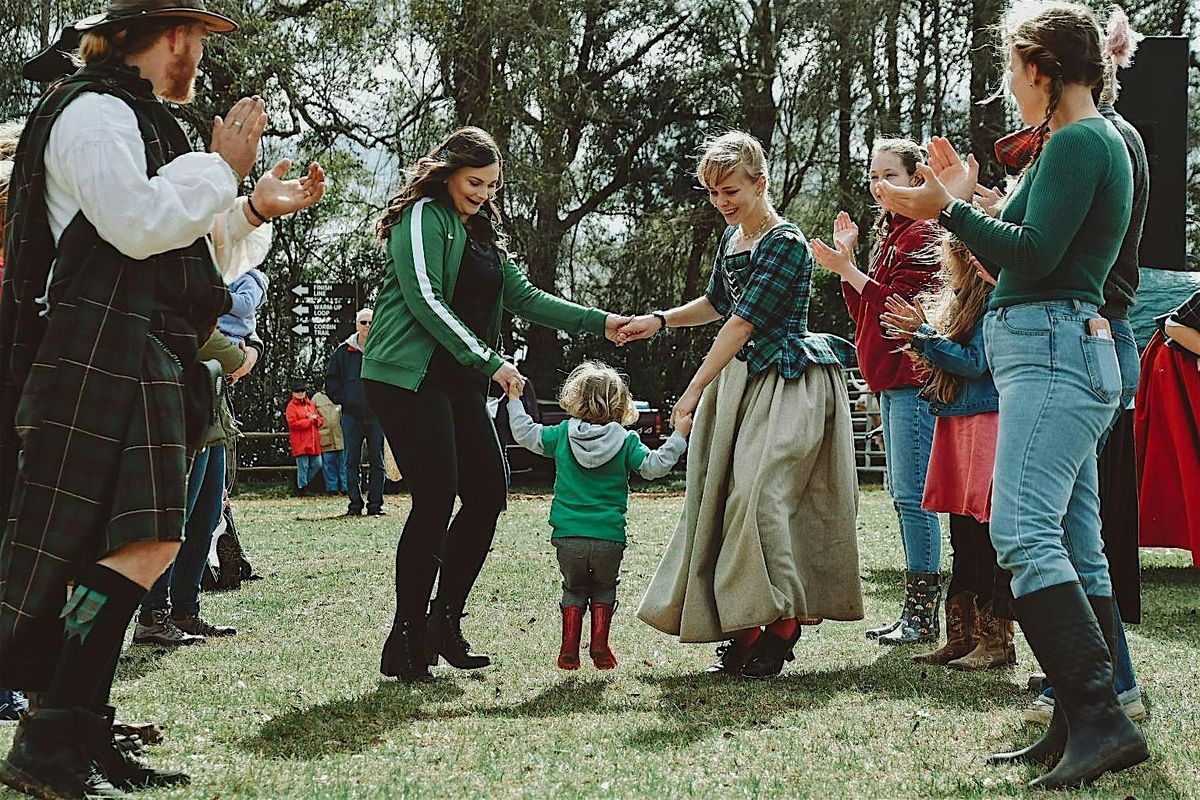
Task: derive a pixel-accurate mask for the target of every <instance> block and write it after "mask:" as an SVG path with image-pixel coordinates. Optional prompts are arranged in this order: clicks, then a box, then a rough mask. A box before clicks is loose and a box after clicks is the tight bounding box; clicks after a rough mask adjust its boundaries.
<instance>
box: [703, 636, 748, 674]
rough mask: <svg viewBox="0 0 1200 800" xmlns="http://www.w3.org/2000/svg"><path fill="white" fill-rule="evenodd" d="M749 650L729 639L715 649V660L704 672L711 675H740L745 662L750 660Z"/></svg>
mask: <svg viewBox="0 0 1200 800" xmlns="http://www.w3.org/2000/svg"><path fill="white" fill-rule="evenodd" d="M751 649H752V648H750V647H747V646H745V645H743V644H742V643H741V642H739V641H738V640H737V639H730V640H729V641H728V642H726V643H725V644H723V645H721V646H720V647H718V648H717V660H716V661H714V662H713V663H712V664H710V665H709V666H708V667H707V668H706V669H705V670H704V671H705V672H708V673H713V674H715V673H719V672H724V673H726V674H729V675H741V674H742V667H744V666H746V660H747V659H749V658H750V652H751Z"/></svg>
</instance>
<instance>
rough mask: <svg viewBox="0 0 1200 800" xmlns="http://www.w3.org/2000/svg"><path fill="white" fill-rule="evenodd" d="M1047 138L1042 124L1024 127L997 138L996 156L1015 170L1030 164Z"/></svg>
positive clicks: (1018, 170) (1017, 170)
mask: <svg viewBox="0 0 1200 800" xmlns="http://www.w3.org/2000/svg"><path fill="white" fill-rule="evenodd" d="M1045 140H1046V131H1045V129H1043V128H1042V127H1041V126H1040V125H1036V126H1030V127H1028V128H1022V129H1021V130H1019V131H1016V132H1014V133H1010V134H1008V135H1007V136H1003V137H1001V138H999V139H997V140H996V145H995V147H996V158H997V160H999V162H1000V163H1001V164H1003V165H1004V166H1006V167H1008V169H1010V170H1012V171H1013V172H1020V171H1021V170H1023V169H1025V167H1027V166H1029V163H1030V162H1031V161H1033V158H1034V156H1036V155H1037V154H1038V151H1039V150H1040V149H1041V147H1042V144H1043V143H1044V142H1045Z"/></svg>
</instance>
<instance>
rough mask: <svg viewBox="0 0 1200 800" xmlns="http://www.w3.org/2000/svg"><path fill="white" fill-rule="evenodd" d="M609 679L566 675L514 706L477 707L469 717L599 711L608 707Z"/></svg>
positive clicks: (534, 716)
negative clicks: (607, 691)
mask: <svg viewBox="0 0 1200 800" xmlns="http://www.w3.org/2000/svg"><path fill="white" fill-rule="evenodd" d="M608 684H609V681H608V679H607V678H586V679H582V680H581V679H578V678H575V677H573V676H572V677H567V678H563V679H562V680H561V681H559V682H558V683H556V684H554V685H553V686H551V687H549V688H548V689H545V690H543V691H541V692H538V693H537V694H536V695H534V696H533V697H531V698H529V699H528V700H525V701H522V702H520V703H517V704H515V705H511V706H487V707H484V708H474V709H471V710H470V711H469V712H467V714H466V716H480V717H500V718H505V719H544V718H546V717H565V716H569V715H571V714H598V713H603V712H604V711H605V710H607V707H608V706H609V704H608V703H607V702H606V701H605V699H604V690H605V688H606V687H607V686H608Z"/></svg>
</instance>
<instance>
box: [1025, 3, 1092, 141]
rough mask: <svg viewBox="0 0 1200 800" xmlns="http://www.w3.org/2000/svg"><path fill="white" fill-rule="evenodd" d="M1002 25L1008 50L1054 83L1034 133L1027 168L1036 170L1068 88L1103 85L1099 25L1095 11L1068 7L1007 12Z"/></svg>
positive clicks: (1034, 7) (1039, 5)
mask: <svg viewBox="0 0 1200 800" xmlns="http://www.w3.org/2000/svg"><path fill="white" fill-rule="evenodd" d="M1004 23H1005V24H1004V27H1005V28H1006V29H1007V30H1008V34H1007V36H1006V37H1005V40H1006V44H1007V45H1008V50H1009V51H1010V52H1011V53H1012V54H1013V55H1014V56H1016V57H1017V58H1019V59H1021V62H1022V63H1023V64H1025V65H1026V66H1032V67H1036V68H1037V71H1038V73H1039V74H1041V75H1045V76H1046V77H1047V78H1049V79H1050V99H1049V102H1048V103H1047V105H1046V116H1045V118H1044V119H1042V121H1041V122H1040V123H1039V124H1038V125H1037V127H1036V128H1035V131H1036V135H1037V137H1038V139H1037V142H1038V144H1037V149H1036V150H1035V151H1034V154H1033V158H1032V159H1031V160H1030V162H1029V163H1030V164H1032V163H1033V162H1034V161H1036V160H1037V157H1038V156H1039V155H1040V154H1041V151H1042V149H1043V148H1044V147H1045V142H1046V137H1047V136H1048V135H1049V133H1050V120H1051V119H1053V117H1054V114H1055V112H1056V111H1058V104H1059V103H1060V102H1062V96H1063V91H1064V90H1065V89H1066V86H1067V84H1071V83H1079V84H1083V85H1084V86H1087V87H1089V88H1093V89H1094V88H1096V87H1099V86H1102V85H1103V84H1104V76H1105V73H1106V72H1107V67H1106V63H1105V58H1104V54H1103V52H1102V50H1101V46H1100V42H1101V40H1102V37H1101V34H1100V25H1099V23H1097V22H1096V17H1095V15H1094V14H1092V12H1091V9H1089V8H1087V7H1086V6H1083V5H1080V4H1078V3H1065V2H1046V3H1028V2H1021V3H1018V4H1016V5H1014V6H1013V8H1012V9H1010V10H1009V12H1008V14H1007V15H1006V16H1005V21H1004Z"/></svg>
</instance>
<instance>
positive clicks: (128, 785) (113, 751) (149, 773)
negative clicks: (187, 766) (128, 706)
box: [92, 706, 191, 790]
mask: <svg viewBox="0 0 1200 800" xmlns="http://www.w3.org/2000/svg"><path fill="white" fill-rule="evenodd" d="M116 712H117V710H116V709H115V708H113V707H112V706H106V707H105V714H104V720H105V722H106V723H107V724H108V729H109V730H108V736H107V737H105V738H104V739H103V740H102V741H98V742H97V747H96V749H95V751H94V752H93V753H92V759H93V760H94V761H95V762H96V766H97V767H99V769H100V771H101V772H102V773H104V776H105V777H106V778H108V780H109V781H111V782H112V784H113V785H114V786H116V787H117V788H118V789H127V790H134V789H148V788H152V787H157V786H182V785H184V784H187V783H190V782H191V778H189V777H188V776H187V774H185V773H183V772H180V771H178V770H166V769H155V768H154V767H152V766H150V765H149V764H145V763H143V762H142V761H140V760H138V758H137V756H136V755H135V754H134V753H133V752H132V750H131V749H130V748H127V747H121V746H120V745H119V744H118V743H117V740H116V739H115V738H114V736H113V732H112V725H113V720H114V719H115V717H116Z"/></svg>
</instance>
